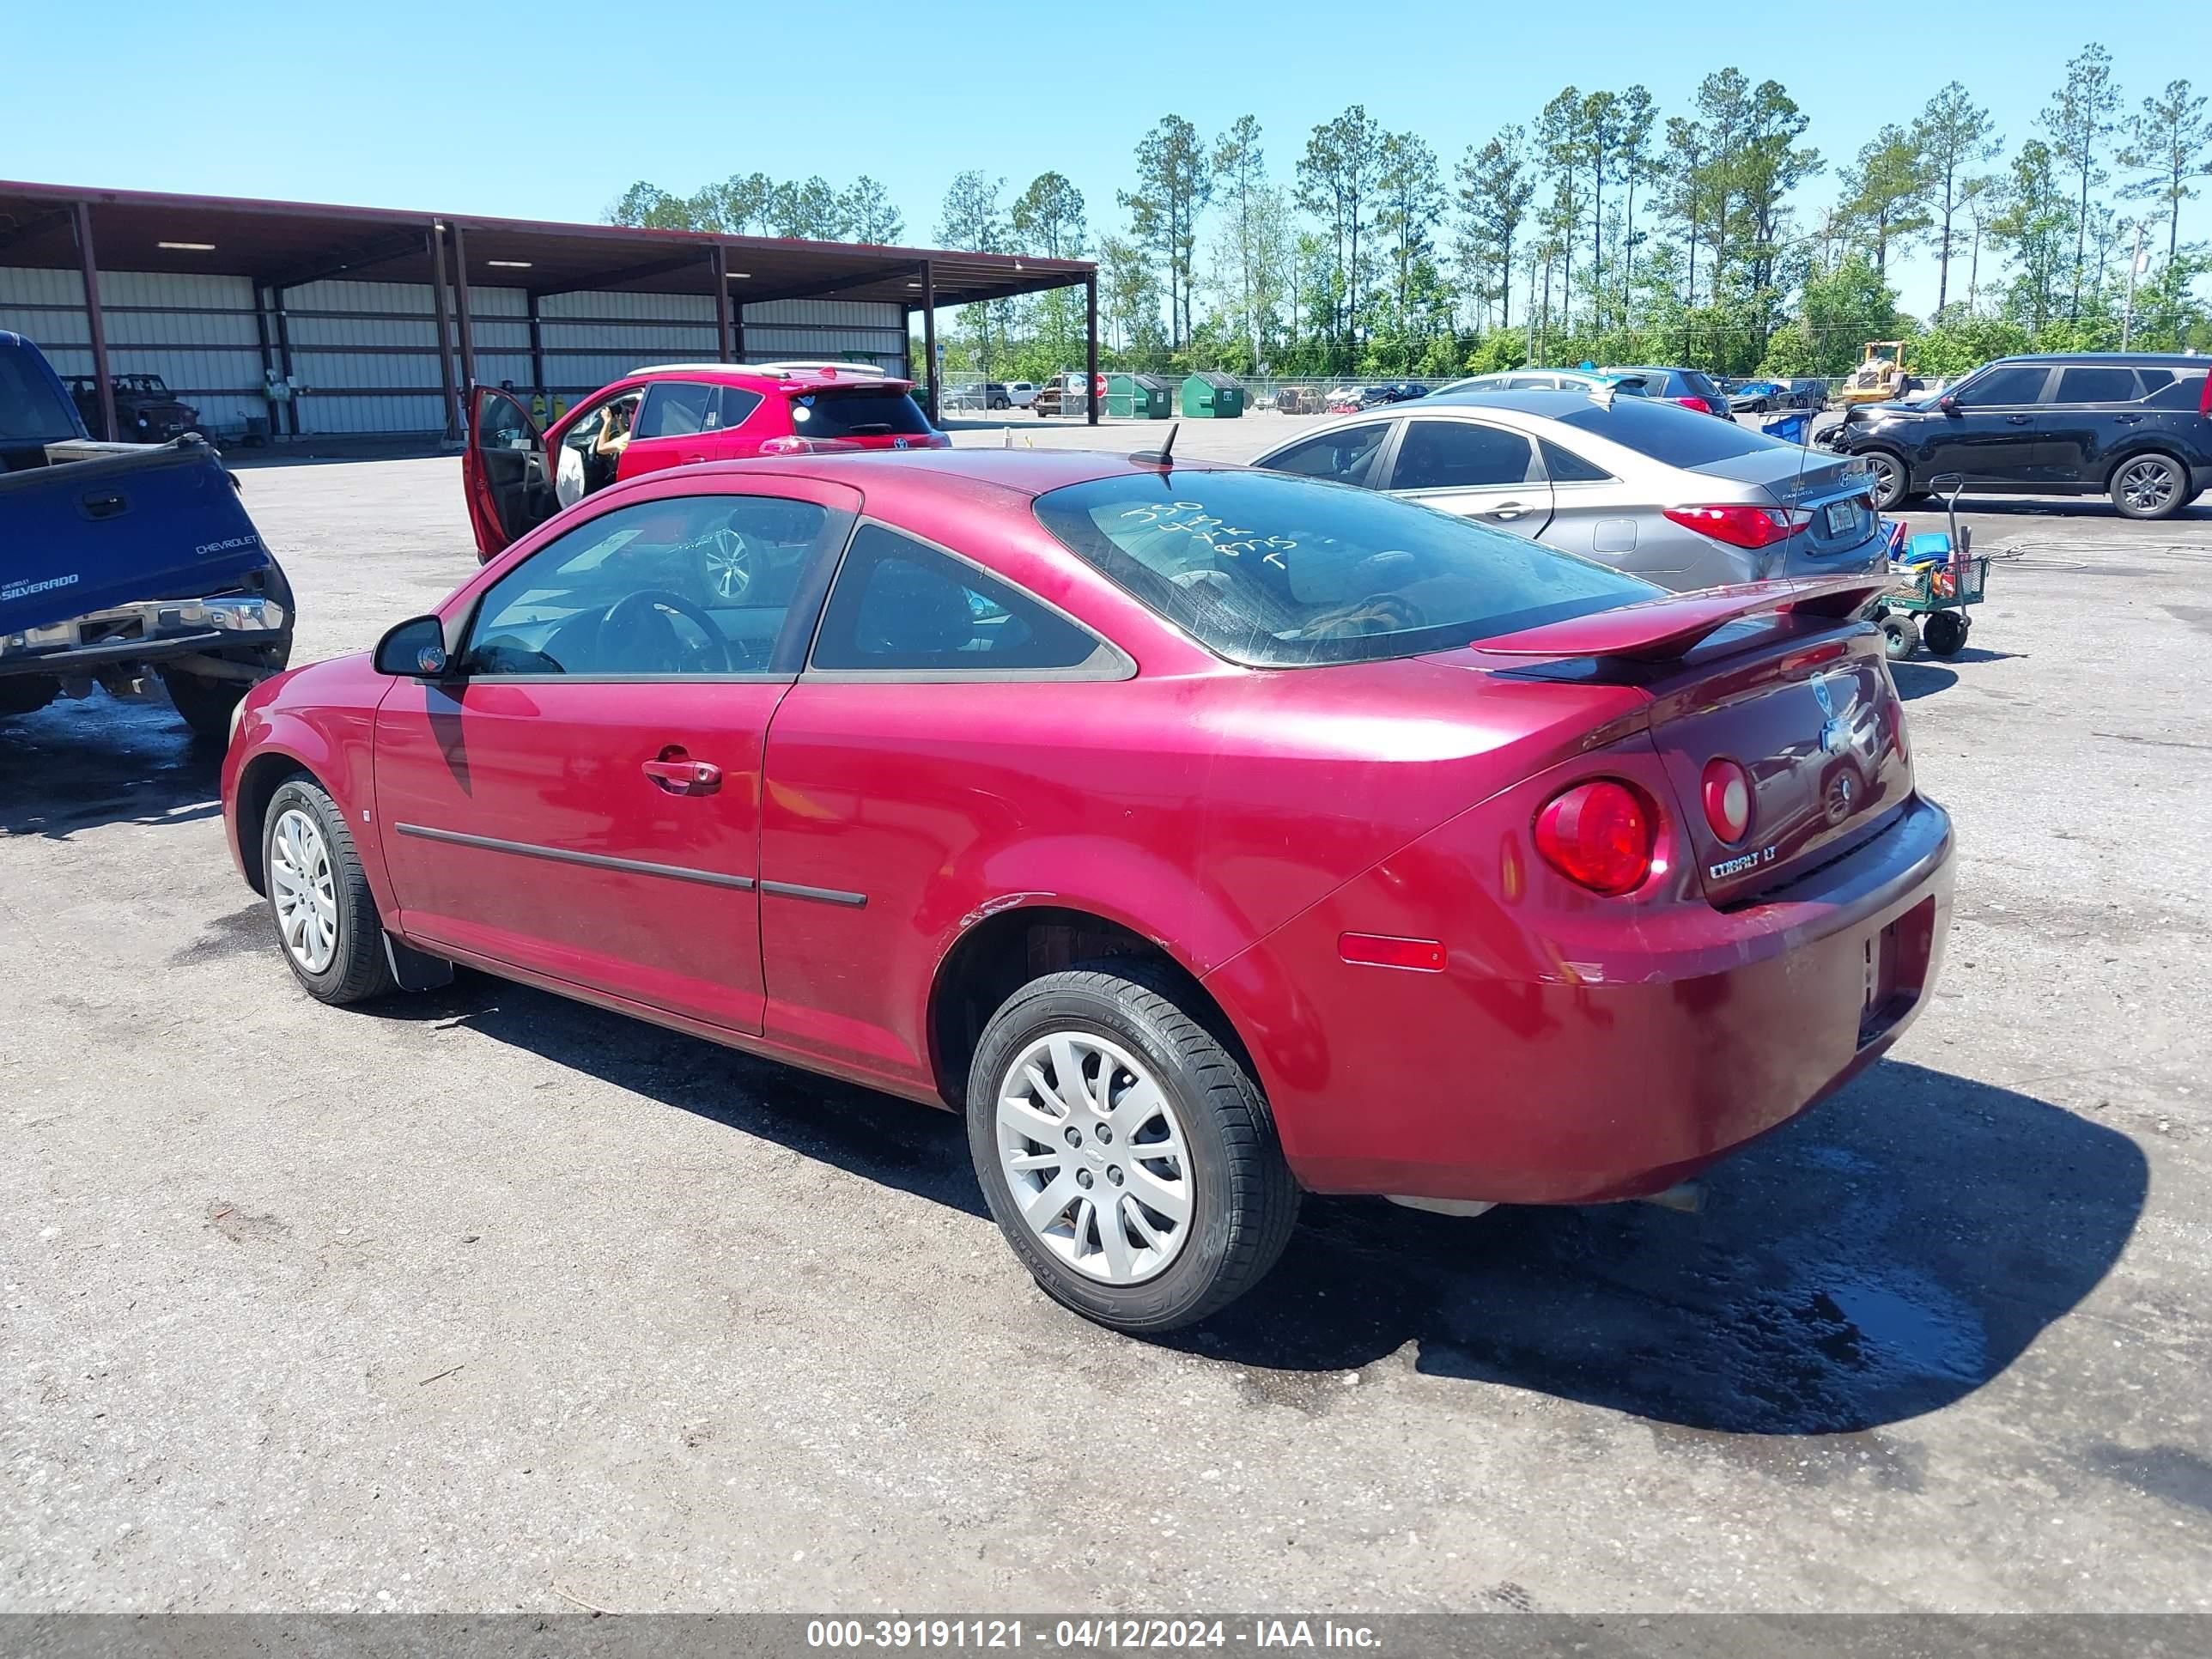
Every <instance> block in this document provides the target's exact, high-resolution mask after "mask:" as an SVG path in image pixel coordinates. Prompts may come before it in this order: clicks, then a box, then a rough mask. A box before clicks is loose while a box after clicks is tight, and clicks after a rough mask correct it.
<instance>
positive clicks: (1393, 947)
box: [1336, 933, 1444, 974]
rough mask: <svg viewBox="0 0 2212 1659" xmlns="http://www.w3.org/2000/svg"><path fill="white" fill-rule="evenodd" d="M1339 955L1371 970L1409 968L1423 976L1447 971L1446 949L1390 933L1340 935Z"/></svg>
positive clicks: (1430, 940)
mask: <svg viewBox="0 0 2212 1659" xmlns="http://www.w3.org/2000/svg"><path fill="white" fill-rule="evenodd" d="M1336 953H1337V954H1338V955H1339V956H1340V957H1343V958H1344V959H1345V960H1346V962H1356V963H1359V964H1361V965H1362V966H1363V967H1368V968H1410V969H1413V970H1414V971H1415V972H1417V973H1423V974H1441V973H1442V972H1443V970H1444V947H1443V944H1442V943H1441V942H1440V941H1438V940H1437V939H1399V938H1396V937H1395V936H1394V935H1392V934H1389V933H1340V934H1338V935H1337V939H1336Z"/></svg>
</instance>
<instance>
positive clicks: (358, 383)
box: [0, 266, 907, 435]
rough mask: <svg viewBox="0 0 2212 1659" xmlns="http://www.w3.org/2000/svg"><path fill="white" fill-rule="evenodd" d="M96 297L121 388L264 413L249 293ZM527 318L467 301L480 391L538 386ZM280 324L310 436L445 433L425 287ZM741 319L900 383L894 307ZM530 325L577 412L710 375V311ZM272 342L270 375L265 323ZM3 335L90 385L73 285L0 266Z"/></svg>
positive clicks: (72, 280)
mask: <svg viewBox="0 0 2212 1659" xmlns="http://www.w3.org/2000/svg"><path fill="white" fill-rule="evenodd" d="M255 299H256V296H255V294H254V289H253V284H252V283H251V282H250V281H249V280H247V279H246V278H245V277H243V276H178V275H169V274H163V273H156V272H145V271H103V272H101V273H100V303H101V310H102V314H103V316H104V318H105V320H106V327H107V339H108V359H109V366H110V367H111V368H112V369H113V370H114V372H115V373H117V374H132V373H136V374H159V375H161V377H162V378H163V379H164V380H166V381H167V383H168V385H169V387H170V389H171V390H172V391H173V392H177V393H178V395H179V396H180V397H182V398H184V400H185V402H187V403H190V404H194V405H196V406H197V408H198V409H199V411H200V418H201V420H202V421H203V422H204V423H205V424H206V425H207V426H208V427H209V428H210V429H211V430H213V431H215V432H216V433H217V434H218V435H223V434H235V433H238V432H240V431H242V430H243V429H244V427H245V424H246V418H247V416H267V415H268V414H269V413H270V404H269V403H268V402H267V400H266V399H265V398H264V397H263V396H262V394H261V391H260V388H261V386H262V385H263V383H264V357H263V355H262V348H261V344H260V336H259V334H258V333H257V331H256V328H255V316H254V307H255ZM529 309H530V302H529V298H528V295H526V293H525V292H524V291H523V290H522V289H514V288H492V287H477V286H471V289H469V317H470V320H471V328H472V331H473V333H474V336H475V345H476V356H477V378H479V379H480V380H483V381H485V382H487V383H489V384H490V385H494V386H496V385H498V384H500V383H501V381H507V380H511V381H513V383H514V384H515V385H516V386H520V387H523V388H526V389H527V388H532V386H533V385H534V376H533V375H532V370H531V361H530V322H529ZM283 312H284V315H283V326H284V331H285V333H287V334H288V335H289V339H290V342H291V350H292V376H293V378H294V380H296V381H297V382H299V384H300V385H301V386H302V387H303V388H305V389H304V391H303V392H302V393H301V396H300V397H299V398H298V399H297V402H296V407H297V413H298V416H299V424H300V430H301V433H302V434H303V435H307V434H325V433H328V434H337V433H344V434H362V435H366V434H380V433H395V434H406V433H425V434H430V433H437V432H441V431H443V430H444V428H445V424H446V419H445V410H444V409H443V407H442V393H441V387H440V382H439V376H438V347H437V325H436V323H435V313H434V312H433V310H432V306H431V295H430V287H429V285H428V283H370V282H354V281H345V280H339V281H332V282H323V283H308V284H307V285H306V286H305V287H301V288H295V289H289V290H287V292H286V293H285V295H284V307H283ZM740 312H741V315H742V317H743V319H744V348H745V349H744V357H745V359H746V361H748V362H773V361H776V360H778V359H787V358H817V357H827V358H845V357H866V359H868V360H869V361H872V362H876V363H878V364H879V365H881V366H882V367H883V368H885V369H887V370H889V371H890V372H891V373H893V374H903V373H905V371H906V346H907V329H906V317H905V313H904V310H903V308H902V307H900V306H898V305H896V304H890V303H882V302H878V301H857V300H779V301H769V302H766V303H763V304H758V305H750V306H744V307H740ZM538 314H539V325H538V326H539V335H540V338H541V341H542V343H543V347H544V360H545V379H546V380H547V382H548V383H549V384H548V385H547V386H544V387H543V388H539V389H541V390H544V391H545V392H550V393H551V394H553V395H554V396H556V397H558V398H563V399H565V400H568V401H570V402H573V401H574V400H575V399H576V398H580V397H582V396H585V395H586V394H588V393H590V392H594V391H596V390H598V388H599V387H600V386H605V384H606V383H607V382H608V381H610V380H617V379H619V378H620V377H621V376H623V375H624V374H628V373H629V371H630V370H631V369H633V368H637V367H639V366H640V365H641V364H645V363H654V362H712V361H713V360H714V356H715V355H716V349H715V346H716V343H715V333H714V302H713V301H712V300H710V299H709V298H708V297H707V296H706V295H684V294H613V293H581V294H559V295H549V296H548V297H547V298H546V299H544V301H541V302H540V305H539V313H538ZM267 326H268V329H269V339H270V355H269V356H268V358H267V360H266V361H267V363H268V365H269V366H270V367H273V366H274V365H275V364H276V361H277V356H276V344H277V341H278V338H279V334H278V331H277V328H276V319H275V318H274V316H273V314H272V315H271V316H270V319H268V322H267ZM0 328H7V329H13V330H15V331H16V332H18V333H20V334H23V335H26V336H27V337H29V338H31V339H33V340H34V341H36V342H37V343H38V344H39V345H40V348H41V349H44V350H45V351H46V355H47V356H49V357H51V358H52V360H53V364H54V367H55V368H56V369H57V370H58V371H59V372H60V373H62V374H90V373H91V372H92V350H91V345H90V337H89V334H88V330H87V327H86V323H85V314H84V295H83V289H82V283H80V282H79V280H78V277H77V274H76V272H75V271H73V270H27V269H24V268H21V267H9V266H0ZM456 344H457V345H458V342H456ZM457 372H458V370H457ZM278 430H279V432H280V433H281V432H282V431H283V423H282V422H279V426H278Z"/></svg>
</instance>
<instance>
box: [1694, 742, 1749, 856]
mask: <svg viewBox="0 0 2212 1659" xmlns="http://www.w3.org/2000/svg"><path fill="white" fill-rule="evenodd" d="M1700 793H1702V794H1703V795H1704V796H1705V822H1706V823H1710V824H1711V825H1712V827H1713V833H1714V834H1715V835H1717V836H1719V837H1720V838H1721V839H1722V840H1723V841H1725V842H1739V841H1741V840H1742V839H1743V832H1744V831H1745V830H1747V829H1750V828H1751V775H1750V774H1749V773H1747V772H1746V771H1745V770H1744V769H1743V768H1742V767H1741V766H1739V765H1737V764H1736V763H1735V762H1734V761H1732V760H1726V759H1714V760H1709V761H1707V762H1706V763H1705V778H1704V787H1703V788H1702V790H1701V791H1700Z"/></svg>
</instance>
